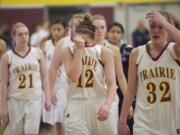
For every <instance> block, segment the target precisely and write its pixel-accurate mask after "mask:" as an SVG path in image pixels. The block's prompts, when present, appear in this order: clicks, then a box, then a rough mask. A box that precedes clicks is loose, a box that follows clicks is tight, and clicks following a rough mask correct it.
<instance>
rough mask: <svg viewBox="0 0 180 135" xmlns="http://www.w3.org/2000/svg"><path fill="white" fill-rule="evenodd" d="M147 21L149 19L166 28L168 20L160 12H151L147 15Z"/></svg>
mask: <svg viewBox="0 0 180 135" xmlns="http://www.w3.org/2000/svg"><path fill="white" fill-rule="evenodd" d="M146 19H148V21H149V22H156V23H159V24H161V25H162V26H165V24H166V23H167V20H166V19H165V17H164V16H162V15H161V14H160V13H159V12H158V11H155V10H151V11H150V12H148V13H147V15H146Z"/></svg>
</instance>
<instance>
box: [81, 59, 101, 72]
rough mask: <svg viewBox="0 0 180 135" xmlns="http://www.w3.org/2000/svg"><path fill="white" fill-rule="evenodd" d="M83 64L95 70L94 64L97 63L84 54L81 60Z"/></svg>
mask: <svg viewBox="0 0 180 135" xmlns="http://www.w3.org/2000/svg"><path fill="white" fill-rule="evenodd" d="M82 62H83V65H87V66H91V67H92V69H93V70H94V71H96V66H97V64H98V62H97V60H96V59H94V58H93V57H90V56H85V57H84V58H83V60H82Z"/></svg>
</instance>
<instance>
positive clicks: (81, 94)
mask: <svg viewBox="0 0 180 135" xmlns="http://www.w3.org/2000/svg"><path fill="white" fill-rule="evenodd" d="M69 49H70V51H71V53H72V55H74V52H75V45H73V46H72V45H71V46H69ZM101 49H102V46H100V45H95V46H94V47H86V48H85V49H84V54H83V60H82V63H83V66H82V72H81V77H80V79H79V82H78V83H72V82H70V85H69V89H68V92H67V98H68V99H72V100H92V99H98V98H104V97H106V96H107V88H106V83H105V78H104V69H103V65H102V64H101Z"/></svg>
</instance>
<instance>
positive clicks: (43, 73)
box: [38, 50, 51, 111]
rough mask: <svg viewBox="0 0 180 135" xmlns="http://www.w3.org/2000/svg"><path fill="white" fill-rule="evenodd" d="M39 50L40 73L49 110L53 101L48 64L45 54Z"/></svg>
mask: <svg viewBox="0 0 180 135" xmlns="http://www.w3.org/2000/svg"><path fill="white" fill-rule="evenodd" d="M38 51H39V56H40V73H41V80H42V87H43V90H44V94H45V109H46V110H47V111H49V110H50V109H51V102H50V91H49V80H48V73H47V66H46V61H45V56H44V54H43V52H42V51H41V50H38Z"/></svg>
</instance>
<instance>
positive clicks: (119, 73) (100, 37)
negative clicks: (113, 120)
mask: <svg viewBox="0 0 180 135" xmlns="http://www.w3.org/2000/svg"><path fill="white" fill-rule="evenodd" d="M92 21H93V24H94V25H95V26H96V28H97V29H96V32H95V41H96V43H97V44H99V45H102V46H104V47H106V48H109V49H110V50H111V51H112V53H113V56H114V63H115V74H116V78H117V82H118V85H119V87H120V88H121V92H122V95H123V96H124V94H125V92H126V89H127V81H126V78H125V75H124V72H123V67H122V60H121V54H120V51H119V48H118V47H116V46H114V45H112V44H110V43H109V42H108V41H106V40H105V36H106V33H107V26H106V19H105V18H104V17H103V16H102V15H98V14H97V15H93V16H92ZM118 103H119V99H118V95H116V99H115V101H114V103H113V107H112V109H113V110H114V112H115V115H116V116H117V123H118V110H119V109H118ZM132 115H133V108H132V107H131V108H130V112H129V116H130V117H131V116H132Z"/></svg>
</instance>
